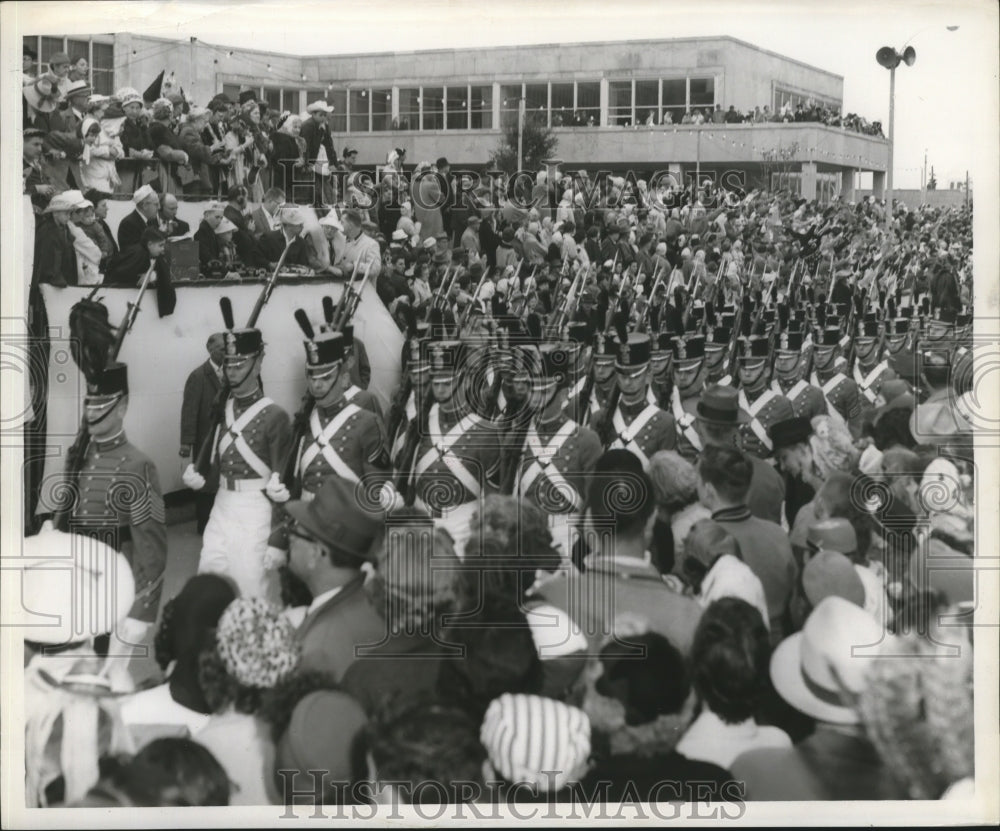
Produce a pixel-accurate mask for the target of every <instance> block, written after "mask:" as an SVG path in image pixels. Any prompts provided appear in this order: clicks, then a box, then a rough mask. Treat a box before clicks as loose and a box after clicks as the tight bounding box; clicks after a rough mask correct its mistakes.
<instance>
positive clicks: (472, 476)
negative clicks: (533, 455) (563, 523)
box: [411, 340, 501, 551]
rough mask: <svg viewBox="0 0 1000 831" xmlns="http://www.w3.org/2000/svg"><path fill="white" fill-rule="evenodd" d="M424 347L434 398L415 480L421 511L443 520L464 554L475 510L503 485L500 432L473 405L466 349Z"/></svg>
mask: <svg viewBox="0 0 1000 831" xmlns="http://www.w3.org/2000/svg"><path fill="white" fill-rule="evenodd" d="M423 347H424V358H425V360H427V361H428V362H429V364H430V376H431V392H432V393H433V395H434V399H435V400H434V403H433V404H432V405H431V406H430V409H429V411H428V417H427V428H428V429H427V431H426V433H425V434H424V435H422V436H421V438H420V442H419V444H418V446H417V452H416V456H415V458H414V467H413V470H412V473H411V481H412V483H413V487H414V491H415V493H416V505H417V507H419V508H422V509H424V510H426V511H428V512H429V513H430V514H431V515H432V516H434V517H435V518H438V519H440V520H441V525H442V526H443V527H444V528H445V529H446V530H447V531H448V532H449V533H450V534H451V536H452V539H454V540H455V547H456V551H463V550H464V547H465V541H466V539H468V536H469V521H470V519H471V517H472V514H473V512H474V511H475V509H476V506H477V505H478V504H479V502H480V500H481V499H482V497H484V496H485V495H486V494H487V493H489V492H491V491H496V490H497V488H498V485H499V474H500V449H501V447H500V433H499V430H498V428H497V427H496V425H494V424H492V423H491V422H489V421H487V420H486V419H484V418H483V417H482V416H480V415H478V414H477V413H476V412H475V411H474V409H473V408H472V407H471V406H470V402H469V400H468V397H469V389H468V387H467V385H466V379H465V378H464V377H463V369H464V363H463V361H464V355H463V353H464V350H465V345H464V344H463V343H462V342H461V341H454V340H451V341H428V342H426V343H425V344H423Z"/></svg>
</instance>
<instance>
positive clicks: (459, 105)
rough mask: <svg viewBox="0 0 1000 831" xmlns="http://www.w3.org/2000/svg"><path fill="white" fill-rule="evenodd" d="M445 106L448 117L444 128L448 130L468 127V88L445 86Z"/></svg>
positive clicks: (466, 128)
mask: <svg viewBox="0 0 1000 831" xmlns="http://www.w3.org/2000/svg"><path fill="white" fill-rule="evenodd" d="M445 100H446V108H447V111H448V119H447V121H446V122H445V128H446V129H448V130H468V129H469V88H468V87H446V88H445Z"/></svg>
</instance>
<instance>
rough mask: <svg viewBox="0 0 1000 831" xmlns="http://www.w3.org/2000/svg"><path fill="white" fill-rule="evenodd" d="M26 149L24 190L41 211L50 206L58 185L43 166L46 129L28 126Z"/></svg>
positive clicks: (23, 156) (23, 172)
mask: <svg viewBox="0 0 1000 831" xmlns="http://www.w3.org/2000/svg"><path fill="white" fill-rule="evenodd" d="M22 137H23V139H24V150H23V153H22V174H23V176H24V192H25V193H26V194H28V196H30V197H31V204H32V206H33V208H34V210H35V213H41V212H43V211H44V210H45V208H46V207H48V204H49V200H50V199H51V198H52V197H53V195H54V194H55V192H56V186H55V184H54V183H53V181H52V179H51V178H50V176H49V175H48V172H47V170H46V168H45V167H43V166H42V153H43V152H44V149H45V131H44V130H40V129H39V128H37V127H27V128H26V129H25V130H24V132H23V133H22Z"/></svg>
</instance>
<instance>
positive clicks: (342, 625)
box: [285, 475, 385, 682]
mask: <svg viewBox="0 0 1000 831" xmlns="http://www.w3.org/2000/svg"><path fill="white" fill-rule="evenodd" d="M285 512H286V513H287V514H288V516H289V517H290V518H291V525H290V527H289V532H288V533H289V537H290V542H289V545H290V549H289V555H288V565H289V569H290V570H291V572H292V573H293V574H294V575H295V576H296V577H298V578H299V579H300V580H301V581H302V582H303V583H305V585H306V587H307V588H308V589H309V592H310V594H311V595H312V603H311V604H310V605H309V607H308V608H307V609H306V614H305V618H304V619H303V620H302V623H301V624H299V628H298V633H297V637H298V641H299V643H300V644H301V645H302V659H301V662H300V664H299V666H300V668H301V669H304V670H312V671H316V672H323V673H328V674H329V675H331V676H332V677H333V678H334V680H335V681H337V682H339V681H340V680H341V679H342V678H343V677H344V673H345V672H346V671H347V668H348V667H349V666H350V665H351V664H352V663H353V662H354V660H355V656H356V654H357V649H358V647H362V646H366V645H370V646H375V645H376V644H378V643H379V642H380V641H382V640H383V639H384V637H385V623H384V621H383V619H382V617H381V615H379V612H378V610H377V609H376V607H375V606H374V604H373V603H372V600H371V598H370V597H369V595H368V593H367V592H366V591H365V590H364V584H365V573H364V571H362V567H363V566H365V564H366V563H371V564H374V563H375V561H376V551H375V549H376V543H377V542H378V540H379V539H380V538H381V535H382V533H383V526H384V524H385V519H384V514H383V513H382V512H381V511H380V510H378V509H377V507H376V506H374V505H373V506H366V505H364V504H362V503H360V502H359V500H358V495H357V486H356V484H355V483H353V482H350V481H348V480H346V479H342V478H340V477H339V476H336V475H333V476H329V477H327V478H326V479H325V480H324V482H323V485H322V486H321V487H320V489H319V491H318V492H317V493H316V496H315V498H314V499H312V500H309V501H294V502H288V503H287V504H286V505H285Z"/></svg>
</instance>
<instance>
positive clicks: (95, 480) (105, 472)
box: [68, 363, 167, 645]
mask: <svg viewBox="0 0 1000 831" xmlns="http://www.w3.org/2000/svg"><path fill="white" fill-rule="evenodd" d="M84 409H85V414H84V418H85V421H86V427H87V432H88V433H89V435H90V443H89V445H88V447H87V453H86V456H85V457H84V459H83V461H82V464H81V465H80V467H79V470H78V472H77V473H76V474H75V475H74V477H73V479H74V482H73V485H74V491H76V492H77V493H78V496H77V497H76V500H75V502H74V504H73V506H72V511H71V513H70V518H69V523H70V524H69V528H68V530H69V531H71V532H72V533H75V534H85V535H87V536H90V537H93V538H95V539H98V540H100V541H101V542H103V543H105V544H106V545H109V546H110V547H111V548H113V549H114V550H115V551H120V552H122V553H123V554H124V555H125V557H126V558H127V559H128V562H129V565H130V566H131V567H132V573H133V575H134V577H135V601H134V602H133V603H132V608H131V610H130V611H129V614H128V621H127V625H126V628H125V629H124V630H123V638H122V640H123V641H124V642H125V643H126V644H127V645H128V644H138V643H139V642H140V640H142V638H143V637H144V636H145V635H146V634H147V633H148V631H149V629H150V628H151V627H152V625H153V623H154V622H155V621H156V615H157V613H158V612H159V608H160V594H161V591H162V589H163V572H164V569H165V567H166V563H167V526H166V516H165V514H164V509H163V495H162V494H161V492H160V481H159V477H158V476H157V472H156V466H155V465H154V464H153V462H152V461H151V460H150V458H149V457H148V456H146V454H145V453H143V452H142V451H141V450H139V449H137V448H136V447H135V446H134V445H133V444H131V443H130V442H129V440H128V438H127V436H126V435H125V427H124V422H125V414H126V412H127V410H128V368H127V367H126V365H125V364H121V363H113V364H109V365H108V366H107V367H105V368H104V370H103V372H101V373H100V374H99V375H98V376H97V377H96V378H95V379H93V381H88V383H87V395H86V398H85V399H84Z"/></svg>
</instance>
